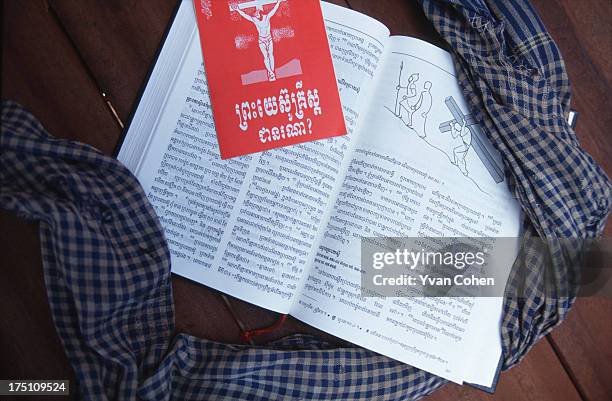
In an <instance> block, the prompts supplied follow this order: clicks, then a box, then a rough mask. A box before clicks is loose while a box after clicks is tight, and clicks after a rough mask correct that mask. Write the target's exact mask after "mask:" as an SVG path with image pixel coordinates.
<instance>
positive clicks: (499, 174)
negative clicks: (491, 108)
mask: <svg viewBox="0 0 612 401" xmlns="http://www.w3.org/2000/svg"><path fill="white" fill-rule="evenodd" d="M444 103H445V104H446V107H448V110H449V111H450V113H451V114H452V116H453V120H450V121H447V122H445V123H442V124H440V132H442V133H445V132H449V131H450V132H451V136H452V137H453V139H455V138H457V137H458V136H461V139H462V143H461V144H460V145H459V146H458V147H456V148H455V149H454V150H453V159H454V162H453V164H455V165H456V166H457V167H459V169H460V170H461V172H462V173H463V174H464V175H467V174H468V173H467V166H466V164H465V156H466V154H467V152H468V150H469V149H470V148H473V149H474V151H475V152H476V155H477V156H478V158H479V159H480V161H481V162H482V164H483V165H484V166H485V168H486V169H487V171H488V172H489V174H490V175H491V177H492V178H493V180H494V181H495V182H496V183H498V184H499V183H500V182H502V181H503V180H504V167H503V165H500V164H499V163H500V162H499V161H498V160H497V158H496V157H495V156H494V153H495V149H493V147H492V146H491V144H490V143H489V141H488V140H487V138H486V136H485V135H484V133H483V132H482V130H481V129H480V126H479V125H478V123H477V121H476V119H475V118H474V117H473V116H472V115H471V114H467V115H466V114H463V112H462V111H461V109H460V108H459V105H458V104H457V102H456V101H455V99H454V98H453V97H452V96H449V97H447V98H446V100H445V101H444Z"/></svg>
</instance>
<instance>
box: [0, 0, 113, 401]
mask: <svg viewBox="0 0 612 401" xmlns="http://www.w3.org/2000/svg"><path fill="white" fill-rule="evenodd" d="M2 53H3V57H2V98H4V99H13V100H16V101H18V102H19V103H21V104H22V105H24V106H25V107H27V108H28V109H29V110H30V111H32V112H33V113H34V115H36V117H37V118H38V119H39V120H40V121H41V122H42V123H43V125H44V126H45V127H46V128H47V130H48V131H50V132H51V133H52V134H53V135H55V136H57V137H61V138H68V139H74V140H80V141H83V142H86V143H89V144H91V145H94V146H96V147H97V148H99V149H101V150H102V151H104V152H106V153H110V151H111V150H112V146H113V141H114V136H116V135H117V133H118V132H119V128H118V127H117V125H116V124H115V122H114V120H113V118H112V117H111V115H110V114H109V111H108V109H107V108H106V105H105V103H104V102H103V100H102V98H101V97H100V95H99V93H98V91H97V90H96V87H95V85H94V83H93V82H92V80H91V79H90V77H89V76H88V74H87V72H86V71H85V69H84V67H83V65H82V63H81V61H80V60H79V58H78V57H77V56H76V55H75V53H74V49H73V48H72V47H71V45H70V43H69V42H68V41H67V40H66V37H65V36H64V35H63V33H62V31H61V29H60V28H59V26H58V25H57V22H56V20H55V19H54V18H53V17H52V16H51V15H50V14H49V13H48V11H47V8H46V6H45V3H44V2H42V1H28V2H15V1H12V2H4V3H3V35H2ZM109 138H110V140H109ZM39 249H40V244H39V242H38V230H37V226H36V225H35V224H31V223H26V222H25V221H24V220H23V219H19V218H17V217H14V216H13V215H11V214H9V213H7V212H4V211H3V212H1V213H0V255H2V265H3V268H2V269H0V315H1V316H2V319H0V355H2V357H1V358H0V377H2V378H5V379H6V378H14V379H23V378H29V379H49V378H56V379H69V380H71V383H73V384H74V383H75V379H74V377H75V376H74V372H73V371H72V369H71V367H70V365H69V363H68V360H67V358H66V356H65V353H64V350H63V347H62V344H61V342H60V339H59V337H58V336H57V334H56V332H55V327H54V325H53V321H52V318H51V313H50V310H49V305H48V301H47V296H46V290H45V286H44V279H43V272H42V269H41V264H42V263H41V259H40V251H39ZM18 398H19V399H24V400H26V399H36V398H37V397H18ZM72 398H74V393H73V396H71V397H62V398H61V399H72ZM50 399H55V398H54V397H51V398H50Z"/></svg>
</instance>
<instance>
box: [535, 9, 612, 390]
mask: <svg viewBox="0 0 612 401" xmlns="http://www.w3.org/2000/svg"><path fill="white" fill-rule="evenodd" d="M553 3H554V4H551V2H550V1H546V0H536V1H534V5H535V6H536V8H537V9H538V12H539V13H540V16H541V18H542V20H543V22H544V24H545V25H546V27H547V29H548V30H549V32H550V33H551V35H552V37H553V38H554V39H555V41H556V42H557V44H558V46H559V48H560V49H561V53H562V54H563V57H564V59H565V63H566V67H567V70H568V74H569V77H570V80H571V82H572V91H573V107H574V108H575V109H576V110H578V111H579V112H580V117H579V119H578V126H577V128H576V134H577V135H578V137H579V138H580V142H581V144H582V146H583V147H584V148H585V149H586V150H587V151H588V152H589V153H590V154H591V155H592V156H593V157H594V158H595V160H597V161H598V162H599V163H600V165H601V166H602V167H603V168H604V170H605V171H606V172H607V173H608V175H609V176H611V175H612V158H610V155H611V154H612V135H610V127H611V126H612V114H611V113H610V110H609V109H610V106H609V99H610V93H611V89H612V86H611V82H610V81H611V76H612V69H611V68H610V66H611V63H612V61H611V58H612V53H611V52H610V51H609V49H610V48H611V46H612V34H611V30H612V27H611V25H610V23H609V21H610V16H612V3H610V2H608V1H599V0H592V1H588V2H586V1H585V2H576V1H568V0H561V1H555V2H553ZM604 49H606V50H604ZM605 99H608V101H606V100H605ZM609 223H610V220H608V225H607V227H606V230H605V233H604V235H605V236H606V237H608V238H609V237H610V236H611V235H612V224H609ZM611 322H612V301H610V300H609V299H579V300H577V302H576V304H575V305H574V308H573V309H572V311H571V312H570V313H569V315H568V318H567V319H566V321H565V322H564V323H563V324H562V325H561V326H559V327H558V328H556V329H555V330H554V331H553V332H552V333H551V334H550V335H549V336H548V338H549V341H550V343H551V344H552V346H553V348H554V349H555V351H556V352H557V354H558V356H559V358H560V360H561V362H562V363H563V365H564V366H565V368H566V369H567V371H568V372H569V374H570V376H571V377H572V380H573V381H574V383H575V385H576V387H577V388H578V390H579V392H580V393H581V394H582V396H583V397H584V398H585V399H587V400H591V401H596V400H602V401H603V400H609V399H610V396H611V394H612V380H611V379H610V378H612V351H611V348H610V339H611V338H612V323H611Z"/></svg>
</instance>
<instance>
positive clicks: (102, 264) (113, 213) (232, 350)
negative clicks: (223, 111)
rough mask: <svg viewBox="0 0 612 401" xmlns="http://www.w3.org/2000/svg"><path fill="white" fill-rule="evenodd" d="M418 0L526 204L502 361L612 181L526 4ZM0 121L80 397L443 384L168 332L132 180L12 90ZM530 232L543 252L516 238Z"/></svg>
mask: <svg viewBox="0 0 612 401" xmlns="http://www.w3.org/2000/svg"><path fill="white" fill-rule="evenodd" d="M421 2H422V4H423V9H424V10H425V13H426V14H427V15H428V17H429V18H430V19H431V21H432V23H433V24H434V26H435V27H436V28H437V29H438V31H439V32H440V33H441V35H442V37H443V38H445V39H446V40H447V41H448V43H449V44H450V46H451V47H452V48H453V57H454V60H455V63H456V67H457V72H458V77H459V80H460V85H461V87H462V88H463V90H464V94H465V96H466V99H467V100H468V102H469V104H470V107H471V109H472V112H473V113H474V115H475V116H476V118H477V120H478V121H479V122H480V124H481V125H482V126H483V128H484V129H485V132H486V133H487V135H488V136H489V138H490V139H491V142H492V143H493V144H494V146H495V147H496V148H497V149H498V150H500V151H501V153H502V154H503V156H504V161H505V166H506V172H507V178H508V181H509V183H510V184H511V188H512V189H513V191H514V193H515V194H516V196H517V198H518V199H519V200H520V202H521V204H522V206H523V209H524V211H525V213H526V216H527V221H526V223H525V228H526V231H525V242H524V246H523V249H522V252H521V255H520V257H519V258H518V259H517V263H516V264H515V266H514V269H513V273H512V277H511V280H510V283H509V285H508V288H507V295H508V297H507V301H506V303H505V305H504V319H503V324H502V328H501V332H502V340H503V347H504V367H505V368H508V367H510V366H512V365H513V364H515V363H516V362H517V361H519V360H520V359H521V358H522V357H523V356H524V355H525V353H526V352H527V351H528V350H529V349H530V348H531V347H532V346H533V344H534V343H535V342H536V341H537V340H538V339H539V338H540V337H541V336H543V335H544V334H546V333H547V332H549V331H550V330H551V329H552V327H554V326H555V325H557V324H558V323H559V322H560V321H561V320H562V319H563V318H564V316H565V315H566V313H567V311H568V310H569V308H570V306H571V304H572V301H573V295H574V294H572V292H571V291H568V285H567V283H568V280H569V279H570V277H569V276H570V273H569V269H568V266H571V265H573V264H574V263H575V261H574V260H573V258H574V257H575V254H574V253H573V252H572V251H571V250H568V249H566V247H565V246H564V245H562V242H561V239H566V238H570V239H573V240H575V245H576V246H577V247H580V245H581V243H582V241H583V240H587V239H591V238H594V237H596V236H597V235H598V234H599V233H601V230H602V229H603V224H604V222H605V219H606V217H607V215H608V214H609V211H610V204H611V201H612V199H611V196H612V195H611V184H610V181H609V179H608V178H607V177H606V175H605V174H604V172H603V171H602V170H601V169H600V168H599V167H598V166H597V165H596V163H595V162H594V161H593V160H592V159H591V158H590V157H589V156H588V155H587V154H586V153H585V152H584V151H582V150H581V149H580V147H579V144H578V141H577V139H576V136H575V134H574V132H573V131H572V129H571V128H570V127H569V126H568V124H567V123H566V122H565V117H566V116H567V113H568V110H569V100H570V92H569V82H568V79H567V76H566V73H565V68H564V66H563V62H562V60H561V57H560V54H559V52H558V50H557V48H556V46H555V44H554V43H553V41H552V40H551V38H550V37H549V36H548V34H547V33H546V31H545V29H544V27H543V25H542V24H541V22H540V21H539V19H538V17H537V16H536V14H535V12H534V10H533V9H532V8H531V6H530V5H529V4H528V3H527V2H516V4H514V3H511V2H506V1H502V0H500V1H487V2H484V1H477V0H472V1H465V2H459V1H433V0H421ZM1 124H2V132H1V134H0V184H1V185H0V188H1V192H0V206H1V207H2V208H4V209H7V210H11V211H14V212H16V213H18V214H19V215H21V216H23V217H24V218H27V219H30V220H36V221H39V222H40V236H41V248H42V256H43V269H44V275H45V282H46V286H47V293H48V298H49V303H50V306H51V312H52V315H53V319H54V322H55V326H56V329H57V332H58V334H59V336H60V338H61V340H62V342H63V344H64V347H65V350H66V354H67V355H68V357H69V360H70V363H71V364H72V366H73V367H74V370H75V373H76V375H77V379H78V385H77V387H78V392H79V394H80V395H81V397H82V398H83V399H87V400H131V399H142V400H170V399H176V400H262V401H263V400H297V399H302V400H416V399H419V398H421V397H422V396H424V395H426V394H429V393H430V392H432V391H434V390H435V389H436V388H438V387H440V386H441V385H443V384H444V383H445V380H443V379H441V378H438V377H436V376H433V375H431V374H428V373H426V372H423V371H421V370H418V369H416V368H414V367H411V366H408V365H405V364H402V363H399V362H397V361H394V360H392V359H390V358H386V357H383V356H380V355H377V354H375V353H373V352H370V351H368V350H365V349H362V348H357V347H355V348H337V347H334V346H333V345H331V344H327V343H325V342H323V341H321V340H319V339H317V338H313V337H309V336H292V337H289V338H285V339H282V340H280V341H277V342H274V343H271V344H268V345H266V346H264V347H252V346H237V345H227V344H220V343H216V342H212V341H207V340H204V339H199V338H195V337H192V336H189V335H185V334H178V335H174V310H173V298H172V290H171V285H170V256H169V253H168V248H167V244H166V242H165V238H164V235H163V232H162V229H161V226H160V224H159V222H158V219H157V217H156V216H155V213H154V211H153V209H152V207H151V205H150V204H149V202H148V201H147V199H146V196H145V194H144V192H143V190H142V188H141V187H140V185H139V184H138V182H137V180H136V179H135V177H134V176H133V175H132V174H131V173H130V172H129V171H128V170H127V169H126V168H125V167H124V166H122V165H121V164H120V163H119V162H118V161H116V160H114V159H112V158H109V157H106V156H104V155H103V154H101V153H100V152H99V151H97V150H96V149H94V148H92V147H91V146H88V145H84V144H80V143H76V142H72V141H66V140H58V139H54V138H53V137H51V136H50V135H49V134H47V133H46V132H45V130H44V129H43V127H42V126H41V125H40V124H39V123H38V122H37V120H36V119H35V118H34V117H33V116H32V115H30V114H29V113H28V112H27V111H25V110H24V109H23V108H21V107H20V106H19V105H17V104H16V103H13V102H4V103H3V104H2V113H1ZM537 236H541V237H545V238H547V239H548V240H549V241H550V243H551V246H550V248H547V252H548V254H544V253H543V251H542V249H541V248H536V247H535V246H531V245H530V244H531V242H530V239H531V238H535V237H537ZM546 269H547V270H548V271H549V273H547V274H552V275H553V276H554V280H552V283H553V284H554V285H553V288H546V286H548V287H550V282H551V281H550V280H548V281H546V282H545V281H544V279H543V276H544V275H545V273H544V271H545V270H546ZM519 294H520V296H519Z"/></svg>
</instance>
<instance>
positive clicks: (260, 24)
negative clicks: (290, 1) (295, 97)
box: [230, 0, 286, 81]
mask: <svg viewBox="0 0 612 401" xmlns="http://www.w3.org/2000/svg"><path fill="white" fill-rule="evenodd" d="M282 1H286V0H275V1H252V2H249V3H243V4H240V5H232V6H231V7H230V8H231V10H232V11H236V12H237V13H238V14H240V15H241V16H242V17H243V18H244V19H246V20H247V21H251V22H252V23H253V24H254V25H255V28H257V33H258V34H259V49H260V50H261V54H262V55H263V58H264V64H265V65H266V70H268V80H269V81H275V80H276V74H275V72H274V71H275V70H274V41H273V40H272V32H271V29H270V19H271V18H272V17H273V16H274V14H275V13H276V11H278V8H279V7H280V3H281V2H282ZM269 3H275V4H274V7H273V8H272V10H270V12H269V13H268V14H264V13H263V4H269ZM250 7H255V14H254V15H253V16H251V15H249V14H247V13H245V12H244V11H242V8H250Z"/></svg>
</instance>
